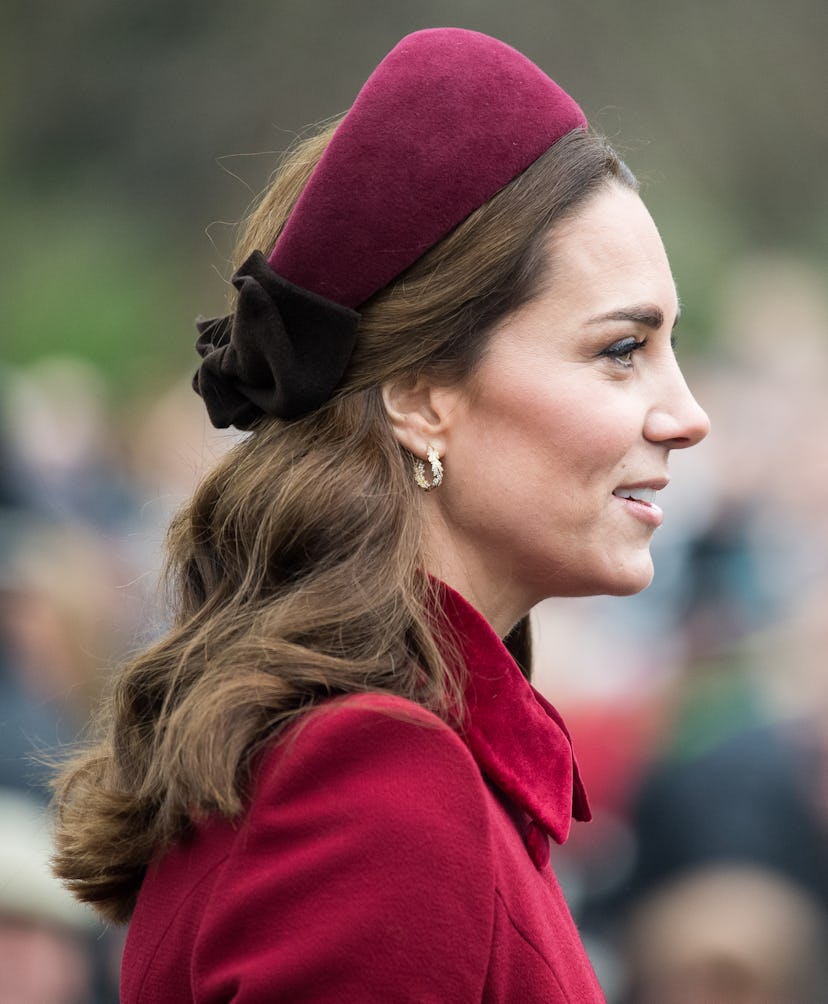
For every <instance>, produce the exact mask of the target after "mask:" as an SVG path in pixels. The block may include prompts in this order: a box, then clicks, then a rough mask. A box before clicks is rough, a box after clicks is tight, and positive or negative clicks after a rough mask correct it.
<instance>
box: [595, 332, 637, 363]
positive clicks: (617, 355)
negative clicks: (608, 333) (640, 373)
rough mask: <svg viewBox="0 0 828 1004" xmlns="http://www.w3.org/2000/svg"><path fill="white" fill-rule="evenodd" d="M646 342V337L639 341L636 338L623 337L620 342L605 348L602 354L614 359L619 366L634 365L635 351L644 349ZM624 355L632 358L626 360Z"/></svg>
mask: <svg viewBox="0 0 828 1004" xmlns="http://www.w3.org/2000/svg"><path fill="white" fill-rule="evenodd" d="M646 344H647V339H646V338H642V339H641V341H638V339H636V338H623V339H622V340H621V341H620V342H615V343H614V344H613V345H610V346H609V348H606V349H604V351H603V352H602V353H601V355H602V356H605V357H606V358H608V359H613V360H614V361H615V362H617V363H618V365H619V366H624V367H631V366H632V365H633V361H632V355H633V353H634V352H637V351H638V350H639V349H643V348H644V346H645V345H646ZM624 356H629V357H630V358H629V359H627V360H626V361H625V360H624Z"/></svg>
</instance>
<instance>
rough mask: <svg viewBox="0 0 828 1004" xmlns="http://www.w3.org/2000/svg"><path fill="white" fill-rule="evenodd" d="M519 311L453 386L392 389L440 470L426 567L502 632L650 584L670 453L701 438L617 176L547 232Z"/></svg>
mask: <svg viewBox="0 0 828 1004" xmlns="http://www.w3.org/2000/svg"><path fill="white" fill-rule="evenodd" d="M549 255H550V259H549V260H550V268H549V270H548V274H547V275H546V276H545V279H544V282H543V284H542V288H541V290H540V293H539V295H538V296H536V297H535V298H534V299H533V300H532V301H531V302H530V303H529V304H527V305H525V306H524V307H522V308H521V309H520V310H518V311H517V312H515V313H514V314H512V315H511V316H510V317H509V318H508V319H506V320H505V321H504V322H503V323H502V324H501V325H500V326H499V328H498V329H497V330H496V331H495V332H494V334H493V335H492V338H491V341H490V343H489V347H488V350H487V353H486V356H485V357H484V359H483V361H482V363H481V365H480V367H479V368H478V369H477V370H476V372H475V374H474V375H473V376H472V377H471V378H470V379H469V380H468V381H465V382H464V383H462V384H460V385H457V386H453V387H441V386H437V385H434V384H432V383H430V382H429V381H428V379H426V378H423V379H420V380H419V381H418V382H417V383H416V384H415V385H414V386H411V387H407V388H406V387H387V388H386V389H385V401H386V407H387V409H388V412H389V416H390V418H391V421H392V424H393V426H394V429H395V432H396V435H397V437H398V439H399V441H400V442H401V443H402V444H403V445H404V446H405V447H406V448H407V449H408V450H410V451H411V452H412V453H413V454H415V455H416V456H420V457H425V454H426V449H427V446H428V445H429V444H432V445H433V446H434V447H436V449H437V450H438V452H439V453H440V456H441V457H442V458H443V463H444V467H445V477H444V481H443V484H442V485H441V486H440V488H439V489H437V490H435V491H433V492H430V493H429V494H428V495H427V496H426V498H425V499H424V502H425V512H426V522H427V531H428V532H427V540H428V544H429V558H428V570H429V571H430V572H432V573H433V574H435V575H437V576H438V577H440V578H442V579H443V580H444V581H445V582H447V583H448V584H449V585H451V586H452V587H454V588H455V589H457V590H458V592H460V593H462V594H463V595H464V596H465V597H466V598H467V599H468V600H469V601H470V602H471V603H473V604H474V605H475V606H476V607H477V608H478V609H479V610H480V611H481V613H483V615H484V616H485V617H486V618H487V619H488V620H489V623H490V624H492V626H493V627H494V628H495V630H497V631H498V632H499V633H500V634H501V635H503V634H505V633H506V632H508V630H509V629H510V628H511V626H512V625H513V624H514V623H515V622H516V621H517V620H518V619H519V618H520V617H522V616H523V615H524V614H525V613H527V612H528V610H529V609H530V608H531V607H532V606H533V605H534V604H535V603H537V602H539V601H540V600H542V599H544V598H546V597H549V596H582V595H593V594H599V593H608V594H614V595H625V594H630V593H635V592H638V591H639V590H641V589H643V588H644V587H645V586H647V585H648V584H649V583H650V580H651V578H652V575H653V566H652V560H651V557H650V550H649V548H650V541H651V539H652V535H653V532H654V530H655V529H656V527H657V526H658V524H659V523H660V522H661V510H660V509H659V508H658V506H657V505H650V504H647V503H646V502H645V503H641V502H631V501H627V500H625V499H623V498H620V497H619V496H618V495H615V494H613V492H615V491H616V490H618V489H622V488H625V487H633V486H638V487H641V486H649V487H651V488H656V489H661V488H664V487H666V484H667V480H668V458H669V454H670V451H671V450H673V449H682V448H686V447H689V446H693V445H695V444H696V443H698V442H699V441H700V440H702V439H703V438H704V437H705V435H707V432H708V429H709V423H708V419H707V416H706V414H705V413H704V411H703V410H702V409H701V407H700V406H699V405H698V404H697V402H696V401H695V399H694V398H693V396H692V395H691V393H690V391H689V389H688V388H687V385H686V383H685V381H684V377H683V376H682V374H681V371H680V368H679V366H678V363H677V361H676V358H675V355H674V352H673V347H672V341H671V336H672V329H673V327H674V324H675V322H676V320H677V316H678V299H677V295H676V289H675V283H674V281H673V277H672V274H671V271H670V266H669V263H668V261H667V256H666V253H665V251H664V246H663V244H662V241H661V238H660V236H659V233H658V230H657V229H656V227H655V224H654V223H653V220H652V218H651V217H650V215H649V213H648V212H647V210H646V208H645V207H644V204H643V203H642V201H641V199H640V198H639V197H638V195H636V194H635V193H634V192H632V191H630V190H629V189H627V188H624V187H622V186H620V185H617V184H615V183H611V184H609V185H607V186H606V187H605V188H603V189H601V190H600V191H599V192H597V193H596V194H595V195H593V196H592V197H591V199H590V200H589V201H588V202H587V203H585V205H584V206H583V207H582V208H581V209H580V210H579V211H578V212H577V213H575V214H574V215H573V216H572V217H571V218H570V219H569V220H568V221H566V223H564V224H562V225H560V226H558V227H557V228H556V229H555V230H554V232H553V233H551V234H550V238H549Z"/></svg>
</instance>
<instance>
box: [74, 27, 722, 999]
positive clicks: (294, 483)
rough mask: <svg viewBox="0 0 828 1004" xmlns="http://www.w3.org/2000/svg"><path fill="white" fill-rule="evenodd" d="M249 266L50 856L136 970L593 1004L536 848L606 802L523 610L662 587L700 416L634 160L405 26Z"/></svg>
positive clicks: (526, 76)
mask: <svg viewBox="0 0 828 1004" xmlns="http://www.w3.org/2000/svg"><path fill="white" fill-rule="evenodd" d="M265 254H267V255H268V256H269V257H265ZM239 260H243V264H242V265H241V267H240V268H239V269H238V271H237V273H236V275H235V276H234V277H233V285H234V286H235V287H236V289H237V291H238V298H237V303H236V306H235V312H234V314H233V315H232V316H230V317H228V318H221V319H217V320H214V321H202V322H200V325H199V328H200V331H201V336H200V338H199V343H198V348H199V352H200V354H201V355H202V357H203V362H202V365H201V368H200V370H199V372H198V374H197V377H196V381H195V386H196V389H197V390H198V392H199V393H200V394H201V396H202V397H203V398H204V401H205V404H206V406H207V409H208V411H209V414H210V416H211V419H212V420H213V422H214V423H215V424H216V425H218V426H226V425H230V424H232V425H235V426H237V427H238V428H242V429H249V430H250V435H249V437H247V438H246V439H245V440H244V441H243V442H241V443H240V444H239V446H238V447H237V448H236V449H235V450H234V451H233V452H232V453H231V454H230V455H229V456H228V457H227V458H226V459H225V460H224V461H223V462H222V463H220V465H219V466H218V468H217V469H216V470H214V471H213V472H212V473H211V474H210V475H209V476H208V477H207V478H206V480H205V481H204V483H203V484H202V485H201V487H200V488H199V489H198V490H197V492H196V494H195V497H194V498H193V500H192V501H191V503H190V504H189V505H188V506H187V507H186V508H185V509H184V511H183V512H182V513H181V514H180V515H179V516H178V517H177V519H176V520H175V522H174V525H173V527H172V530H171V537H170V566H171V570H172V572H173V576H174V583H175V596H176V600H177V617H176V621H175V625H174V627H173V628H172V630H171V632H170V633H169V635H168V636H167V637H166V638H164V639H163V640H162V641H161V642H160V643H158V644H157V645H156V646H155V647H154V648H152V649H151V650H150V651H149V652H147V653H145V654H144V655H142V656H140V657H139V658H138V659H137V660H135V662H134V663H133V664H132V665H131V666H129V667H127V668H126V670H125V671H124V672H123V674H122V676H121V678H120V682H119V685H118V688H117V690H116V693H115V696H114V700H113V707H112V709H111V711H110V719H111V724H110V725H109V727H108V732H107V734H106V736H105V738H104V739H103V742H102V743H101V745H100V746H99V747H98V748H97V749H96V750H95V751H93V752H92V753H90V754H89V755H87V756H86V757H85V758H83V759H81V760H80V761H79V762H77V763H76V764H75V765H74V766H72V767H71V768H70V769H68V770H67V772H66V774H65V776H64V778H63V780H62V783H61V786H60V789H59V806H60V823H59V829H58V837H57V842H58V853H57V858H56V867H57V871H58V873H59V874H60V875H61V876H62V877H63V878H64V879H65V880H66V881H67V882H68V883H69V885H70V886H71V888H73V890H74V891H75V892H76V893H77V894H78V895H79V896H80V897H81V898H82V899H85V900H88V901H89V902H92V903H94V904H96V905H97V907H98V908H99V909H100V910H101V912H102V913H103V914H104V915H105V916H107V917H109V918H111V919H114V920H116V921H126V920H127V919H130V918H131V926H130V931H129V936H128V941H127V947H126V953H125V958H124V967H123V977H122V984H123V986H122V990H123V997H122V999H123V1000H124V1001H125V1002H135V1001H141V1002H142V1004H145V1002H150V1001H153V1002H154V1001H170V1002H172V1001H176V1002H185V1001H199V1002H219V1001H231V1000H232V1001H236V1002H254V1001H255V1002H259V1001H277V1000H278V1001H292V1002H293V1001H322V1000H332V1001H333V1000H335V1001H351V1000H353V1001H361V1002H364V1001H378V1002H379V1001H382V1002H388V1001H417V1002H422V1001H452V1002H454V1001H458V1002H459V1001H480V1000H483V1001H504V1002H506V1001H508V1002H517V1001H520V1002H523V1004H528V1002H533V1001H600V1000H602V999H603V998H602V995H601V991H600V989H599V987H598V984H597V982H596V980H595V977H594V975H593V973H592V970H591V968H590V965H589V963H588V961H587V959H586V956H585V954H584V951H583V948H582V946H581V945H580V942H579V939H578V935H577V932H576V930H575V928H574V925H573V923H572V920H571V917H570V915H569V912H568V910H567V907H566V905H565V903H564V901H563V898H562V896H561V893H560V890H559V888H558V886H557V884H556V882H555V879H554V876H553V875H552V873H551V870H550V866H549V838H550V837H552V838H553V839H555V840H557V841H563V840H564V839H566V836H567V833H568V830H569V824H570V819H571V817H572V816H573V815H574V816H575V817H576V818H578V819H588V818H589V809H588V805H587V801H586V796H585V794H584V791H583V788H582V785H581V782H580V779H579V777H578V772H577V768H576V766H575V762H574V759H573V754H572V748H571V744H570V741H569V738H568V735H567V733H566V731H565V729H564V726H563V723H562V722H561V720H560V718H559V717H558V715H557V713H556V712H555V711H554V709H553V708H551V707H550V706H549V705H548V704H547V703H546V702H545V701H544V699H543V698H542V697H540V695H538V694H537V693H535V692H534V691H533V690H532V688H531V686H530V685H529V683H528V682H527V680H526V679H525V678H524V676H523V675H522V674H521V671H520V669H519V668H518V664H517V663H516V662H515V661H514V660H513V659H512V657H511V656H510V655H509V653H508V651H507V649H506V648H505V647H504V645H503V644H502V643H501V638H503V637H505V638H506V639H507V642H508V643H509V644H510V645H511V646H512V647H513V649H514V650H515V651H516V652H517V654H518V657H519V659H521V661H522V664H523V665H524V666H528V633H527V629H526V616H527V614H528V612H529V609H530V608H531V606H532V605H533V604H534V603H536V602H537V601H539V600H541V599H543V598H544V597H547V596H552V595H567V596H572V595H582V594H590V593H616V594H624V593H632V592H635V591H637V590H640V589H642V588H643V587H644V586H646V585H647V584H648V582H649V580H650V577H651V574H652V567H651V562H650V556H649V550H648V547H649V542H650V538H651V536H652V533H653V530H654V529H655V528H656V527H657V526H658V524H659V523H660V522H661V510H660V509H659V508H658V507H657V506H656V504H655V502H654V498H655V494H656V492H657V491H658V490H660V489H661V488H663V487H664V486H665V485H666V483H667V458H668V455H669V453H670V451H671V449H674V448H680V447H685V446H690V445H692V444H694V443H696V442H698V441H699V440H700V439H701V438H703V436H704V435H705V433H706V431H707V420H706V417H705V415H704V413H703V412H702V411H701V409H700V408H699V407H698V405H697V404H696V403H695V401H694V400H693V398H692V397H691V395H690V393H689V391H688V390H687V387H686V385H685V384H684V381H683V379H682V377H681V374H680V372H679V369H678V366H677V364H676V360H675V357H674V355H673V351H672V347H671V334H670V333H671V329H672V327H673V324H674V322H675V320H676V316H677V301H676V293H675V287H674V284H673V280H672V277H671V275H670V270H669V266H668V264H667V260H666V257H665V254H664V250H663V247H662V245H661V241H660V239H659V236H658V233H657V231H656V229H655V227H654V225H653V223H652V221H651V219H650V217H649V216H648V214H647V212H646V210H645V209H644V207H643V205H642V203H641V201H640V200H639V198H638V196H637V194H636V191H635V182H634V180H633V178H632V176H631V175H630V173H629V171H628V170H627V169H626V168H625V167H624V166H623V165H622V164H621V162H620V161H619V160H618V158H617V157H616V156H615V154H614V153H613V152H612V151H611V150H610V149H609V148H608V147H607V145H606V144H605V143H604V142H603V141H601V140H600V139H598V138H596V137H594V136H593V135H591V134H590V133H589V132H588V130H587V127H586V122H585V119H584V116H583V113H582V112H581V110H580V109H579V108H578V106H577V104H576V103H575V102H574V101H573V100H572V99H571V98H570V97H569V96H568V95H567V94H565V93H564V92H563V91H562V90H561V89H560V88H559V87H558V86H557V85H556V84H555V83H553V82H552V81H551V80H550V79H549V78H548V77H546V76H545V75H544V74H543V73H541V71H540V70H539V69H538V68H537V67H535V66H534V65H533V64H532V63H530V62H529V61H528V60H526V59H525V58H524V57H523V56H521V55H520V54H518V53H517V52H515V51H514V50H512V49H510V48H509V47H508V46H505V45H503V44H502V43H500V42H497V41H495V40H494V39H490V38H487V37H486V36H483V35H479V34H476V33H473V32H467V31H461V30H455V29H435V30H431V31H424V32H418V33H415V34H414V35H412V36H409V37H408V38H406V39H403V41H402V42H400V43H399V45H398V46H397V47H396V48H395V49H394V50H393V51H392V52H391V53H390V54H389V55H388V56H387V57H386V58H385V59H384V60H383V61H382V63H381V64H380V66H379V67H378V68H377V69H376V70H375V71H374V73H373V74H372V75H371V77H370V78H369V80H368V82H367V83H366V85H365V86H364V88H363V89H362V91H361V92H360V94H359V96H358V97H357V100H356V102H355V103H354V105H353V107H352V109H351V110H350V111H349V112H348V113H347V114H346V115H345V116H344V118H343V119H342V121H341V122H340V123H339V124H338V125H337V126H336V127H335V128H333V129H329V130H327V131H326V132H324V133H323V134H322V135H320V136H319V137H317V138H315V139H312V140H309V141H306V142H305V143H303V144H301V145H300V146H299V147H298V148H297V150H296V151H295V152H294V153H293V155H292V156H291V157H290V158H289V159H288V161H287V162H286V163H285V164H284V165H283V167H282V169H281V171H280V172H279V174H278V175H277V177H276V180H275V182H274V184H273V186H272V188H271V189H270V191H269V192H268V193H267V194H266V195H265V197H264V199H263V201H262V203H261V205H260V207H259V208H258V209H257V210H256V211H255V213H254V214H253V216H252V218H251V220H250V222H249V226H248V228H247V233H246V236H245V238H244V240H243V242H242V247H241V249H240V254H239Z"/></svg>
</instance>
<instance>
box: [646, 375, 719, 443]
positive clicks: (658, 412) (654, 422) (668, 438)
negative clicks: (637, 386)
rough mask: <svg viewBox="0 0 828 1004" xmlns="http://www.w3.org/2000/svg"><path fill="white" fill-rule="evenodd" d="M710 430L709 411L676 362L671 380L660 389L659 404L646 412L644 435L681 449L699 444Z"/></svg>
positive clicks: (653, 440) (652, 440)
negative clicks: (691, 389)
mask: <svg viewBox="0 0 828 1004" xmlns="http://www.w3.org/2000/svg"><path fill="white" fill-rule="evenodd" d="M708 432H710V419H709V418H708V417H707V412H706V411H705V410H704V408H702V406H701V405H700V404H699V403H698V401H697V400H696V399H695V397H693V394H692V393H691V391H690V388H689V387H688V386H687V381H686V380H685V378H684V374H683V373H682V372H681V370H680V369H679V367H678V364H676V365H675V367H674V370H673V373H672V374H671V377H670V379H669V380H668V381H666V382H665V384H663V385H662V386H661V387H660V388H659V394H658V399H657V403H656V404H654V405H653V407H651V408H650V410H649V411H648V413H647V418H646V420H645V423H644V435H645V437H646V438H647V439H649V440H650V441H651V442H653V443H660V444H661V445H663V446H667V447H669V449H671V450H681V449H686V448H687V447H688V446H695V445H696V444H697V443H700V442H701V441H702V440H703V439H704V437H705V436H706V435H707V434H708Z"/></svg>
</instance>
